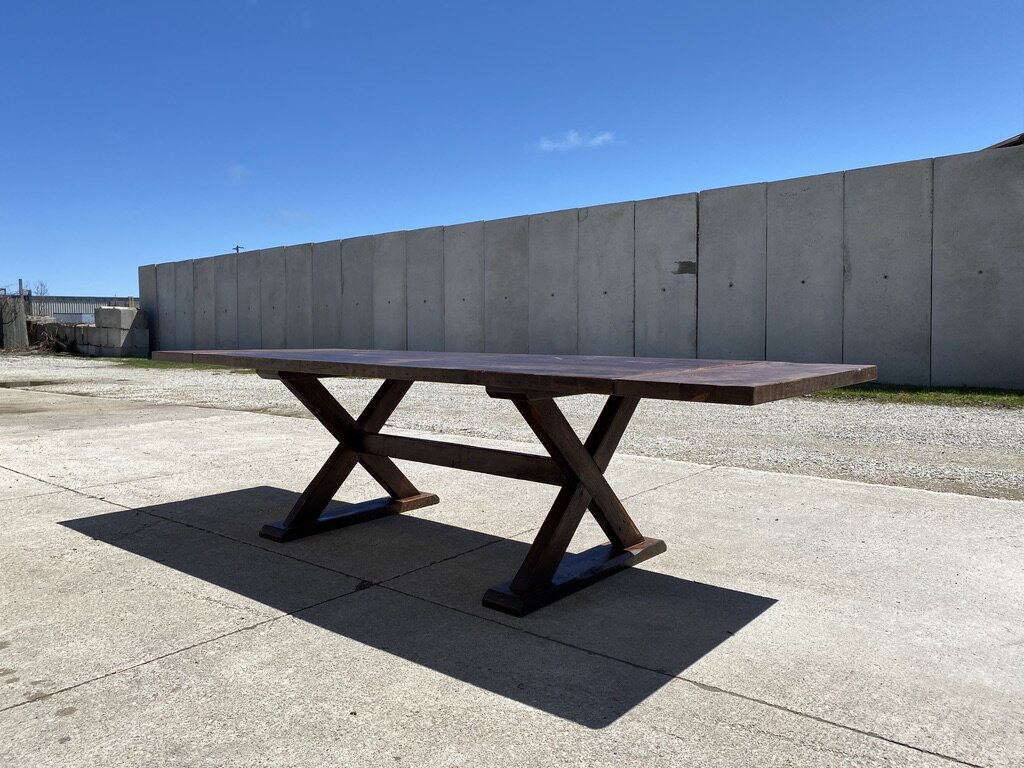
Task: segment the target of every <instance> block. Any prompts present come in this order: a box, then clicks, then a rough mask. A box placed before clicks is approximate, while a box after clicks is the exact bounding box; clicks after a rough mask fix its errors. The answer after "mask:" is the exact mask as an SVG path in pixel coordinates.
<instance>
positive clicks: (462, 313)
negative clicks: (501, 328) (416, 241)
mask: <svg viewBox="0 0 1024 768" xmlns="http://www.w3.org/2000/svg"><path fill="white" fill-rule="evenodd" d="M444 348H445V349H446V350H448V351H450V352H483V351H484V223H483V222H482V221H475V222H471V223H469V224H459V225H456V226H453V227H445V228H444Z"/></svg>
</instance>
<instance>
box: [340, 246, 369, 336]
mask: <svg viewBox="0 0 1024 768" xmlns="http://www.w3.org/2000/svg"><path fill="white" fill-rule="evenodd" d="M341 340H342V347H344V348H346V349H373V238H372V237H353V238H351V239H349V240H342V241H341Z"/></svg>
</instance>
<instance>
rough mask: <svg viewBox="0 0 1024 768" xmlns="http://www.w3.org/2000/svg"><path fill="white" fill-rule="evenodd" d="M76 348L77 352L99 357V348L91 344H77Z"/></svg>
mask: <svg viewBox="0 0 1024 768" xmlns="http://www.w3.org/2000/svg"><path fill="white" fill-rule="evenodd" d="M77 350H78V354H80V355H86V356H87V357H99V354H100V348H99V347H97V346H95V345H93V344H79V345H78V347H77Z"/></svg>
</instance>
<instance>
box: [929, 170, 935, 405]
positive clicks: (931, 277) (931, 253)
mask: <svg viewBox="0 0 1024 768" xmlns="http://www.w3.org/2000/svg"><path fill="white" fill-rule="evenodd" d="M928 175H929V176H930V178H931V184H930V185H929V186H930V187H931V195H930V197H931V200H930V203H931V222H930V223H931V226H930V227H929V231H930V232H931V242H930V243H929V244H928V386H929V387H930V386H932V380H933V379H934V374H933V366H934V365H935V349H934V339H935V158H932V160H931V163H929V166H928Z"/></svg>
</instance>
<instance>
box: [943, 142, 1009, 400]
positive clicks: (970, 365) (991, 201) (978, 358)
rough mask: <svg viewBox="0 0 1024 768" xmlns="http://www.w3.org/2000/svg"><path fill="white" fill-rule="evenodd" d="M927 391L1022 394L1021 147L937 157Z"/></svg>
mask: <svg viewBox="0 0 1024 768" xmlns="http://www.w3.org/2000/svg"><path fill="white" fill-rule="evenodd" d="M933 258H934V264H933V269H934V271H933V280H934V282H933V285H932V295H933V297H934V300H933V303H932V386H941V387H948V386H954V387H958V386H971V387H1007V388H1013V389H1021V388H1024V344H1022V343H1021V339H1022V338H1024V313H1022V312H1021V297H1024V267H1022V264H1024V147H1007V148H1004V149H992V150H985V151H983V152H974V153H971V154H965V155H953V156H952V157H939V158H936V159H935V245H934V256H933Z"/></svg>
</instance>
